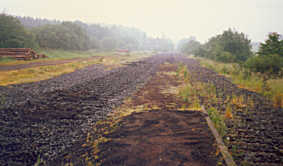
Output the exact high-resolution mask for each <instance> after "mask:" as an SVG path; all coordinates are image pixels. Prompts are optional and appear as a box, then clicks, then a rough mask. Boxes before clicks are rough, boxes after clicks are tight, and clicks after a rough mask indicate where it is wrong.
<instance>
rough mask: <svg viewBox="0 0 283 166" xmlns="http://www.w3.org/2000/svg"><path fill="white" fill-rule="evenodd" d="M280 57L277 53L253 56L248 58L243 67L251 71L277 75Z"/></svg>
mask: <svg viewBox="0 0 283 166" xmlns="http://www.w3.org/2000/svg"><path fill="white" fill-rule="evenodd" d="M282 60H283V59H282V58H281V57H280V56H279V55H276V54H275V55H264V56H254V57H252V58H249V59H248V60H247V61H246V63H245V67H246V68H248V69H249V70H250V71H252V72H259V73H267V74H273V75H278V74H279V73H280V71H281V70H282V67H283V64H282Z"/></svg>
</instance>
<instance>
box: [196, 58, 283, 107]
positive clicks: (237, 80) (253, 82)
mask: <svg viewBox="0 0 283 166" xmlns="http://www.w3.org/2000/svg"><path fill="white" fill-rule="evenodd" d="M197 59H198V60H199V61H200V64H201V65H202V66H204V67H207V68H209V69H211V70H214V71H215V72H217V73H218V74H221V75H224V76H226V77H228V78H229V79H230V80H231V81H232V82H233V83H234V84H236V85H238V87H240V88H245V89H248V90H250V91H254V92H257V93H260V94H262V95H264V96H266V97H267V98H269V99H271V100H272V101H273V103H274V106H276V107H279V106H281V107H283V86H282V85H283V78H276V79H270V80H268V81H267V85H266V86H265V85H264V81H263V76H262V75H260V74H257V73H247V72H246V71H244V70H242V69H241V68H240V66H239V65H237V64H233V63H221V62H216V61H213V60H209V59H204V58H197Z"/></svg>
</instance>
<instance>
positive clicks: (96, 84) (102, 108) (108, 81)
mask: <svg viewBox="0 0 283 166" xmlns="http://www.w3.org/2000/svg"><path fill="white" fill-rule="evenodd" d="M168 58H169V57H168V56H165V55H164V56H154V57H151V58H147V59H145V60H142V61H139V62H135V63H130V64H127V65H126V66H125V67H121V68H116V69H113V70H111V71H104V69H103V66H97V65H93V66H90V67H87V68H85V69H82V70H79V71H76V72H73V73H70V74H65V75H62V76H59V77H56V78H53V79H50V80H45V81H40V82H35V83H28V84H21V85H13V86H11V87H0V94H1V95H2V96H5V97H4V98H5V104H4V105H2V107H1V108H0V126H1V128H0V143H1V144H0V165H3V166H4V165H21V166H22V165H33V164H34V163H35V162H36V160H37V158H38V156H40V158H41V159H43V160H45V161H47V163H52V162H49V161H55V160H57V158H58V156H61V155H62V154H64V153H66V150H68V149H72V146H76V145H77V144H78V142H80V141H82V140H85V136H86V132H88V131H89V130H91V126H92V125H93V124H94V123H95V122H96V121H98V120H101V119H103V118H105V117H106V114H107V113H108V112H109V111H111V110H112V108H113V107H115V106H117V105H119V104H121V102H122V100H123V99H124V98H125V97H127V96H129V95H130V94H132V93H133V92H135V91H136V90H137V88H138V87H139V86H142V85H143V84H144V83H146V81H147V80H148V79H149V78H150V77H151V76H152V75H153V74H154V73H155V72H156V70H157V67H158V66H159V65H160V64H161V63H164V62H165V61H166V59H168ZM80 164H81V165H83V161H82V163H80ZM48 165H53V164H48Z"/></svg>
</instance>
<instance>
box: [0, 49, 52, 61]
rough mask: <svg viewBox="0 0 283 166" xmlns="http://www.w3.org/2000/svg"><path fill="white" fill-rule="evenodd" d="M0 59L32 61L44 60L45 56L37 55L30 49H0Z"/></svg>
mask: <svg viewBox="0 0 283 166" xmlns="http://www.w3.org/2000/svg"><path fill="white" fill-rule="evenodd" d="M0 57H11V58H15V59H18V60H32V59H39V58H46V55H44V54H37V53H36V52H35V51H34V50H33V49H31V48H0Z"/></svg>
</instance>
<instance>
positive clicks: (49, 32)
mask: <svg viewBox="0 0 283 166" xmlns="http://www.w3.org/2000/svg"><path fill="white" fill-rule="evenodd" d="M0 23H1V24H0V48H1V47H4V48H5V47H31V48H51V49H64V50H88V49H97V50H114V49H128V50H155V51H169V50H172V49H173V48H174V45H173V42H172V41H171V40H169V39H164V38H152V37H149V36H147V35H146V33H145V32H143V31H140V30H139V29H136V28H129V27H125V26H117V25H101V24H86V23H83V22H81V21H74V22H69V21H58V20H47V19H35V18H32V17H14V16H10V15H6V14H0Z"/></svg>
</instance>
